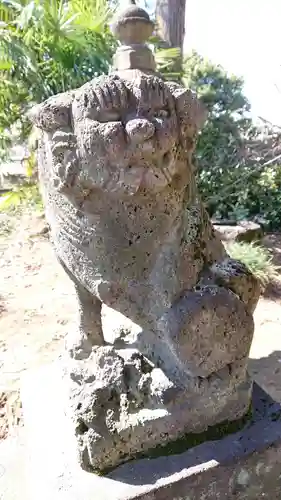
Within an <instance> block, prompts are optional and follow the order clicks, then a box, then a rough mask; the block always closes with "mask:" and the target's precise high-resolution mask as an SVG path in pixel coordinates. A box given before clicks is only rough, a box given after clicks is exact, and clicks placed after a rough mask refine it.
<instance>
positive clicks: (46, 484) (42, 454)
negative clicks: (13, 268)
mask: <svg viewBox="0 0 281 500" xmlns="http://www.w3.org/2000/svg"><path fill="white" fill-rule="evenodd" d="M22 401H23V411H24V419H25V428H26V446H27V450H28V457H27V471H28V472H27V473H28V477H27V480H28V483H29V498H30V500H38V498H40V500H45V499H46V500H47V499H48V500H50V499H52V500H133V499H139V500H141V499H142V500H168V499H169V500H173V499H174V500H179V499H181V500H193V499H201V498H202V499H203V498H204V499H218V498H220V499H229V498H234V499H241V500H243V499H247V500H254V499H256V498H264V499H268V500H273V499H277V498H280V495H281V476H280V470H281V409H280V406H279V405H278V404H277V403H274V402H273V401H272V400H271V399H270V398H269V396H267V395H266V394H265V393H264V392H263V391H262V390H261V389H260V388H259V387H258V386H257V385H255V386H254V391H253V416H252V419H251V421H249V422H248V423H247V424H246V425H245V427H244V428H243V430H241V431H239V432H236V433H235V434H231V435H228V436H226V437H223V438H221V439H220V440H217V441H210V442H205V443H203V444H201V445H199V446H196V447H194V448H191V449H189V450H187V451H185V452H184V453H182V454H178V455H169V456H161V457H158V458H155V459H149V458H147V459H142V460H135V461H131V462H128V463H127V464H124V465H122V466H120V467H117V468H116V469H114V470H113V471H111V472H110V473H109V474H107V475H106V476H99V475H96V474H93V473H87V472H85V471H83V470H82V469H81V467H80V466H79V464H78V461H77V457H76V455H75V448H76V447H75V437H74V432H73V429H72V424H71V420H70V418H69V417H68V415H67V401H68V399H67V378H66V379H65V378H64V376H63V368H62V365H61V364H59V363H57V364H53V365H50V366H46V367H43V368H40V369H39V370H36V371H32V372H30V373H28V374H27V375H26V376H25V378H24V380H23V383H22Z"/></svg>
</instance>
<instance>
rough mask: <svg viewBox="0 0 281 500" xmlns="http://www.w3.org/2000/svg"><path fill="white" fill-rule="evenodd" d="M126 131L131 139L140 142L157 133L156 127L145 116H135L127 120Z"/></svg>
mask: <svg viewBox="0 0 281 500" xmlns="http://www.w3.org/2000/svg"><path fill="white" fill-rule="evenodd" d="M126 132H127V134H128V136H129V137H130V139H131V141H133V142H135V143H139V142H144V141H147V140H148V139H150V138H151V137H152V136H153V135H154V133H155V127H154V125H153V123H151V122H150V121H149V120H146V119H145V118H134V119H133V120H130V121H128V122H127V124H126Z"/></svg>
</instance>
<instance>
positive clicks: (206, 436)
mask: <svg viewBox="0 0 281 500" xmlns="http://www.w3.org/2000/svg"><path fill="white" fill-rule="evenodd" d="M252 414H253V412H252V406H250V408H249V410H248V411H247V413H246V414H245V415H244V416H243V417H241V418H240V419H238V420H234V421H232V422H228V421H225V422H221V423H219V424H216V425H214V426H212V427H208V428H207V429H206V430H205V431H204V432H200V433H197V434H195V433H194V434H193V433H189V434H186V435H184V436H182V437H181V438H179V439H177V440H176V441H170V442H168V443H167V444H165V445H163V446H161V445H159V446H156V447H155V448H150V449H149V450H147V451H146V452H145V453H137V454H136V455H135V456H134V458H131V459H130V460H128V461H127V462H131V461H133V460H140V459H142V458H158V457H162V456H169V455H179V454H181V453H184V452H185V451H187V450H189V449H191V448H195V446H199V445H200V444H202V443H205V442H208V441H218V440H220V439H223V438H224V437H226V436H228V435H230V434H235V433H236V432H238V431H240V430H242V429H243V428H244V427H245V425H246V424H249V423H250V422H251V421H252ZM124 462H126V460H125V457H124ZM114 469H116V467H110V468H106V469H104V470H103V471H102V472H101V471H99V472H98V474H99V475H102V476H104V475H106V474H109V473H110V472H111V471H113V470H114ZM95 472H96V471H95ZM96 473H97V472H96Z"/></svg>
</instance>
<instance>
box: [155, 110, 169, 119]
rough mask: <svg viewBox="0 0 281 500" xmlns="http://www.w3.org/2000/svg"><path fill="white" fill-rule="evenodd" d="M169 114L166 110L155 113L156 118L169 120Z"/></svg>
mask: <svg viewBox="0 0 281 500" xmlns="http://www.w3.org/2000/svg"><path fill="white" fill-rule="evenodd" d="M168 116H169V112H168V111H167V110H166V109H159V110H158V111H156V113H155V117H156V118H168Z"/></svg>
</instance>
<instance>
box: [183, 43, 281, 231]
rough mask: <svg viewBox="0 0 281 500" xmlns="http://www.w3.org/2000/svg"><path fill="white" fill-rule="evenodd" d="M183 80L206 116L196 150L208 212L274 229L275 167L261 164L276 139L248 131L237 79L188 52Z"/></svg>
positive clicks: (277, 217) (277, 211)
mask: <svg viewBox="0 0 281 500" xmlns="http://www.w3.org/2000/svg"><path fill="white" fill-rule="evenodd" d="M183 81H184V83H185V85H186V86H188V87H190V88H192V89H194V90H195V91H196V92H197V94H198V95H199V96H200V97H201V99H202V101H203V102H204V104H205V105H206V107H207V109H208V111H209V115H208V119H207V122H206V124H205V127H204V128H203V130H202V132H201V134H200V136H199V140H198V145H197V150H196V163H197V167H198V183H199V189H200V192H201V194H202V196H203V200H204V201H205V203H206V206H207V209H208V211H209V213H210V214H211V215H212V216H213V215H214V216H216V217H217V218H231V219H236V220H241V219H245V218H253V217H255V216H259V217H260V218H262V219H263V220H264V222H265V223H266V224H267V225H268V226H269V227H271V228H275V227H278V226H280V223H281V203H280V201H281V196H280V194H279V193H280V187H281V175H280V167H279V166H272V165H271V161H270V162H269V164H268V162H267V160H268V158H272V156H273V157H274V150H275V145H276V144H275V142H276V137H275V135H274V134H273V132H272V130H269V131H267V135H265V134H263V135H261V134H259V131H258V129H257V128H255V127H254V126H253V123H252V120H251V119H250V118H249V114H248V111H249V109H250V107H249V103H248V101H247V99H246V98H245V96H244V95H243V80H242V79H241V78H237V77H236V76H233V75H228V74H227V73H226V71H224V69H223V68H221V67H220V66H216V65H214V64H212V63H211V62H210V61H208V60H206V59H204V58H202V57H201V56H199V55H198V54H197V53H196V52H193V53H192V54H191V55H190V56H189V57H187V59H186V60H185V61H184V77H183ZM273 138H274V140H273Z"/></svg>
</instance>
